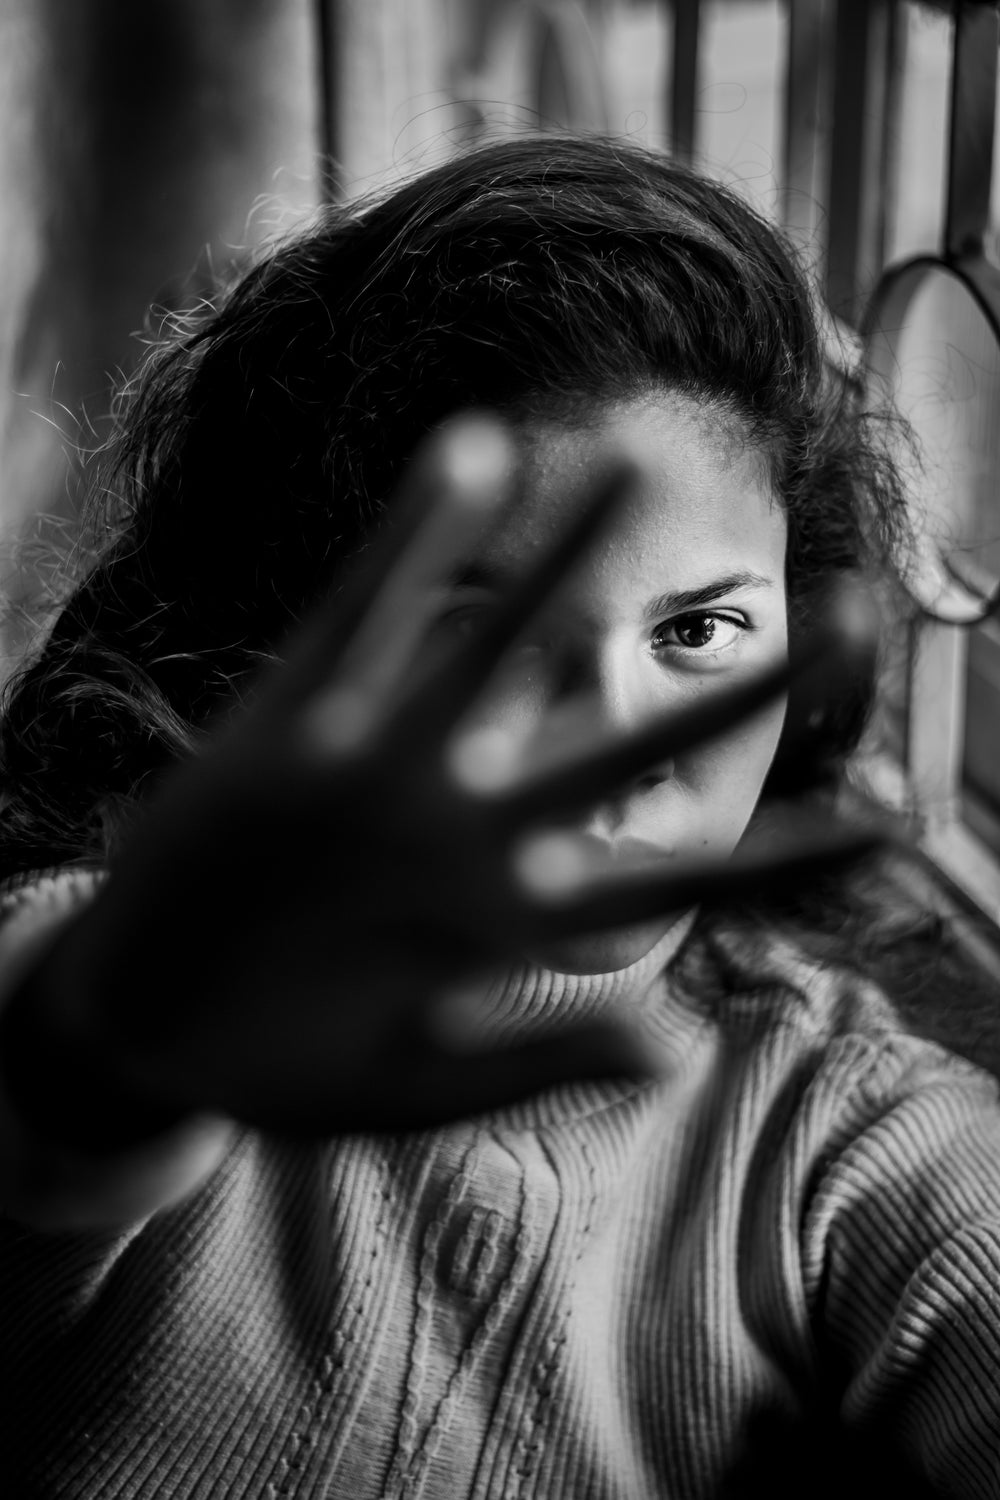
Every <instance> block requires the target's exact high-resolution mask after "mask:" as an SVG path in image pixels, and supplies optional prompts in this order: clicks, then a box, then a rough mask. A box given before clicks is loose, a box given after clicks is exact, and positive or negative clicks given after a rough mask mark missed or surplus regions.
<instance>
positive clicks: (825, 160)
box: [0, 0, 1000, 915]
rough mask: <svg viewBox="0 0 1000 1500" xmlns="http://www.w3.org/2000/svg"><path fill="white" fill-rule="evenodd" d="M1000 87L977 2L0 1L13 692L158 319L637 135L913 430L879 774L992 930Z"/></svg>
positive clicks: (0, 528) (2, 317)
mask: <svg viewBox="0 0 1000 1500" xmlns="http://www.w3.org/2000/svg"><path fill="white" fill-rule="evenodd" d="M996 87H997V14H996V7H995V6H994V5H990V4H978V5H974V4H968V3H960V0H956V3H953V4H947V3H942V4H927V3H919V4H918V3H915V0H701V3H699V0H673V3H670V0H142V3H141V4H136V3H135V0H0V116H2V122H0V214H2V216H3V233H2V234H0V560H2V569H0V596H2V606H3V607H2V610H0V657H2V662H0V675H2V674H3V673H6V672H8V671H9V670H10V669H11V667H12V666H13V665H14V664H16V662H17V660H18V659H19V657H20V655H21V653H22V652H23V651H24V649H25V648H26V646H27V645H29V644H30V642H31V640H32V638H33V632H36V631H37V628H38V621H39V619H41V618H43V617H44V611H45V607H46V603H47V601H48V599H49V598H50V596H51V594H52V591H53V588H56V589H57V588H58V582H59V578H60V576H61V567H62V565H61V562H60V558H61V557H62V556H63V555H64V552H65V546H66V545H67V544H71V543H72V539H73V531H74V520H75V517H76V513H77V495H78V489H79V476H80V469H81V456H82V455H84V454H85V453H86V452H87V451H88V450H92V449H93V448H94V447H95V446H96V445H97V444H98V443H99V442H100V440H101V437H102V434H103V433H104V432H105V431H106V422H107V414H108V412H109V409H110V407H111V404H112V401H113V392H114V389H115V386H116V384H117V383H118V382H120V380H121V379H122V378H123V376H126V375H127V374H128V373H129V372H130V371H131V370H133V369H134V368H135V366H136V364H137V362H138V361H139V359H140V358H141V355H142V350H143V340H144V338H148V337H149V336H150V334H151V333H154V332H155V329H156V326H157V323H158V321H159V320H160V319H161V318H162V315H163V313H164V312H170V311H171V310H175V309H178V308H181V307H185V306H189V305H191V303H192V302H195V301H197V299H198V298H199V297H202V296H205V295H207V294H208V293H209V292H210V290H211V287H212V285H213V282H214V280H215V278H216V277H217V276H218V275H223V276H226V275H228V274H229V273H230V271H231V270H232V269H233V268H234V267H236V266H238V265H239V264H241V263H242V262H243V261H245V260H246V259H247V258H248V257H249V256H251V255H252V254H253V253H254V251H255V249H257V248H258V247H259V246H260V245H261V244H262V243H263V242H265V241H266V240H267V239H269V238H270V237H272V236H273V235H275V234H276V233H280V232H282V231H284V230H286V229H288V228H290V227H292V226H293V225H294V224H295V222H296V221H297V220H299V219H301V218H302V217H304V216H307V215H308V214H309V213H311V212H312V211H314V210H315V208H316V207H317V205H319V204H320V203H322V202H324V201H327V200H330V199H337V198H350V197H352V196H354V195H356V194H358V193H361V192H365V191H367V190H369V189H371V188H377V187H381V186H385V185H387V184H391V183H393V182H395V181H398V180H400V179H401V178H403V177H404V176H406V175H407V174H409V173H412V172H413V171H415V170H417V169H419V168H420V167H422V166H424V165H426V164H428V163H430V162H432V161H434V160H437V159H439V158H440V157H441V156H442V155H446V154H447V153H448V152H450V151H453V150H455V149H456V148H458V147H460V146H461V145H462V144H463V143H465V142H468V141H470V140H474V139H477V138H479V137H480V136H482V135H484V134H491V135H495V134H498V133H503V132H509V131H515V132H516V131H525V130H538V129H548V128H570V129H574V130H582V131H600V132H610V133H613V134H621V135H625V136H630V137H634V138H637V139H638V140H640V141H642V142H645V143H646V144H648V145H650V146H653V147H656V148H658V149H662V150H664V151H668V152H672V153H674V154H676V155H678V156H680V157H683V158H685V159H689V160H693V161H694V162H696V163H697V164H699V165H700V166H702V167H703V168H704V169H706V170H707V171H709V172H711V173H713V174H716V175H717V176H719V177H720V178H722V179H723V180H725V181H726V182H728V183H730V184H733V185H735V186H736V187H737V188H738V189H739V190H740V191H741V192H744V193H746V194H747V195H748V196H749V197H750V198H751V199H752V200H753V201H754V202H755V203H756V204H757V205H758V207H759V208H760V209H761V210H762V211H763V212H764V213H766V214H768V215H769V216H771V217H773V218H774V219H775V220H776V221H778V222H780V223H782V224H784V225H785V226H786V227H787V229H788V230H789V233H790V234H791V235H792V237H793V238H794V240H795V242H796V244H797V245H798V246H799V248H800V250H801V252H802V254H803V255H804V256H805V258H806V259H807V261H808V263H809V265H810V266H811V268H812V270H813V273H814V276H815V278H816V283H817V287H818V290H819V294H820V296H821V298H822V299H823V301H824V302H825V304H826V307H827V308H828V310H829V314H830V329H831V339H830V358H831V361H832V362H833V363H834V365H835V366H836V367H837V368H838V370H839V375H840V378H843V379H844V380H845V381H847V382H848V383H850V384H853V385H854V386H855V387H856V388H857V389H858V390H859V391H863V383H864V381H865V380H867V381H868V383H869V385H871V383H872V381H873V380H874V379H875V378H876V377H875V375H868V376H865V375H864V373H863V367H864V364H865V359H864V355H865V351H866V350H867V352H868V355H869V361H868V362H869V364H870V365H871V366H872V368H873V369H874V370H875V371H876V374H877V378H878V380H879V381H880V382H882V383H887V384H888V385H889V387H890V388H891V390H892V391H893V392H894V394H895V395H896V396H897V398H898V399H899V401H900V403H901V404H902V405H903V406H904V408H905V409H906V411H907V412H908V414H909V415H910V416H911V417H912V419H913V422H914V426H915V428H916V430H917V435H918V438H919V439H920V441H921V443H922V445H923V449H924V461H923V463H922V464H921V465H919V466H914V467H913V469H912V473H911V476H910V477H911V488H912V492H913V503H914V506H915V508H916V509H917V510H918V511H919V513H920V514H921V515H922V516H924V517H925V518H926V519H927V523H928V535H929V536H931V537H932V541H933V545H932V546H931V548H930V551H929V556H928V563H927V568H926V570H925V576H924V577H923V578H922V579H921V580H920V590H921V591H922V592H921V598H922V600H923V602H924V603H925V604H926V605H927V606H928V609H929V610H930V612H931V615H934V616H937V617H936V618H931V617H930V616H928V618H927V619H926V620H925V621H924V622H923V623H922V624H921V625H920V626H919V627H918V628H915V631H914V632H913V633H912V638H911V639H910V640H909V641H908V642H907V643H906V645H905V648H904V649H902V651H901V653H900V655H899V659H898V660H897V661H895V662H894V664H893V670H892V672H891V673H890V674H889V676H888V677H887V688H886V712H885V714H884V716H883V733H882V740H881V743H880V745H879V746H877V747H876V752H877V753H876V755H875V759H876V761H877V762H878V765H877V767H876V773H877V775H878V776H879V777H881V782H880V785H881V786H882V788H883V791H884V795H886V796H887V797H889V798H890V799H892V800H895V801H897V802H903V803H904V804H905V805H906V806H907V807H908V809H909V810H910V811H911V812H912V813H913V815H914V817H915V818H916V819H917V820H918V821H919V822H920V824H921V826H923V827H924V828H925V829H926V830H927V831H928V832H929V836H930V837H931V840H932V842H933V844H934V852H935V857H936V858H938V859H939V860H940V862H941V864H942V867H943V868H946V869H947V870H949V872H950V873H951V874H952V875H953V877H954V878H955V879H956V880H958V881H959V882H960V883H961V884H962V886H963V889H967V890H970V891H972V892H973V894H974V897H975V899H976V901H977V902H978V904H979V905H980V906H981V907H984V908H985V909H987V910H988V911H990V912H991V913H992V914H993V915H996V914H997V913H1000V875H998V860H997V855H998V853H1000V630H998V628H997V625H996V622H995V621H994V619H993V618H992V617H990V618H980V617H981V616H984V615H985V614H986V613H987V606H986V604H985V603H984V602H983V601H984V599H988V596H989V594H990V592H991V590H992V589H993V588H994V586H995V584H996V580H997V577H998V576H1000V545H998V537H1000V522H998V519H997V517H998V514H1000V500H998V494H997V476H998V472H1000V451H998V448H997V444H998V432H1000V422H998V420H997V418H998V416H1000V358H998V353H997V349H998V344H997V333H998V329H1000V311H998V309H1000V293H998V292H997V290H996V286H995V284H994V276H995V273H994V272H993V269H992V264H993V259H994V254H995V251H996V248H997V227H998V226H997V223H996V222H995V218H994V208H993V205H994V203H995V202H998V201H1000V195H998V194H997V193H996V192H994V190H993V189H994V179H995V176H996V170H997V168H996V163H997V162H998V161H1000V152H994V136H995V130H996V108H995V101H996ZM876 291H878V300H877V302H875V303H874V304H873V302H872V298H873V294H875V293H876ZM150 308H152V309H153V312H152V313H150ZM866 309H867V311H866ZM970 601H971V602H970ZM956 620H958V621H960V623H958V624H956V623H955V621H956Z"/></svg>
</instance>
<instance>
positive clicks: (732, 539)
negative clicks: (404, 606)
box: [483, 393, 787, 571]
mask: <svg viewBox="0 0 1000 1500" xmlns="http://www.w3.org/2000/svg"><path fill="white" fill-rule="evenodd" d="M518 436H519V439H520V454H521V472H520V484H519V485H518V487H517V493H516V496H515V498H514V499H513V500H512V501H511V503H510V504H509V505H508V506H507V507H506V508H505V509H504V511H503V513H502V514H501V516H500V517H499V518H498V523H497V525H496V526H495V527H494V528H493V529H492V530H491V533H490V535H489V536H488V538H486V539H485V546H484V549H483V554H484V561H488V562H490V563H492V564H493V565H494V566H495V567H496V568H498V569H503V568H504V567H505V565H510V566H511V567H513V568H515V569H516V568H517V566H518V565H519V563H520V562H521V560H522V559H523V558H524V557H525V556H526V555H528V554H530V553H531V552H534V551H535V549H536V548H537V547H538V546H540V545H543V544H544V543H545V542H546V541H549V540H551V538H552V537H553V536H554V535H556V534H557V533H558V532H559V531H561V530H562V529H563V528H564V527H565V526H566V524H567V522H568V521H569V519H570V517H571V515H572V513H573V511H574V510H575V509H576V508H577V507H578V506H579V505H580V504H581V503H582V502H583V499H584V496H585V495H586V493H587V490H588V487H589V485H591V484H592V483H593V482H594V480H595V479H596V478H597V477H598V476H599V474H600V473H601V470H602V469H605V468H608V467H610V466H611V465H612V464H614V462H615V461H616V460H618V459H620V458H622V457H623V456H624V457H626V458H628V459H629V460H630V461H631V462H632V463H633V464H634V465H635V466H636V467H637V469H638V471H639V475H640V477H639V479H638V481H637V483H636V484H635V485H634V486H632V487H630V488H629V490H628V492H627V493H623V496H622V500H621V503H620V506H619V507H618V509H617V511H616V512H615V513H614V514H613V515H612V517H611V521H610V523H609V525H608V526H607V528H606V530H605V533H604V536H603V538H602V543H601V545H600V546H599V547H598V548H596V549H595V555H596V556H598V557H602V558H603V559H604V560H605V562H606V563H607V562H608V561H609V560H610V559H612V558H613V557H614V556H617V557H618V558H619V560H620V561H623V562H625V563H631V565H632V566H633V567H634V569H635V570H637V571H645V570H646V569H647V567H648V566H650V565H652V566H655V567H656V568H657V569H661V568H662V566H663V563H664V561H665V560H671V559H672V560H674V561H676V562H677V563H678V564H680V563H682V562H683V565H684V567H685V568H689V567H690V566H691V565H692V564H693V563H694V562H696V561H697V560H698V559H699V558H703V559H704V561H705V563H706V565H708V564H711V565H712V566H715V565H716V564H718V563H721V562H724V561H725V560H726V559H728V560H729V562H730V564H731V563H732V562H733V561H736V562H738V563H739V564H740V566H743V567H753V568H754V569H755V570H757V571H759V570H760V568H761V567H762V566H764V565H767V566H771V567H773V566H774V565H775V564H777V566H778V567H779V569H780V567H781V566H782V564H783V560H784V551H785V540H786V530H787V528H786V523H785V516H784V513H783V511H782V509H781V507H780V506H779V505H778V503H777V501H776V499H775V496H774V493H773V490H772V488H771V486H770V484H769V482H768V480H767V477H766V472H767V466H766V462H765V461H764V455H763V454H762V453H761V452H760V451H759V450H758V449H757V448H755V447H753V446H752V445H750V444H749V443H748V442H746V441H745V440H744V439H743V438H742V435H741V434H740V433H739V432H738V431H737V430H736V429H735V423H734V420H733V419H732V418H731V417H730V418H728V419H724V418H723V416H722V414H721V413H718V412H715V413H713V412H712V411H711V410H710V409H709V408H707V407H704V406H702V405H700V404H699V403H697V402H696V401H694V400H693V399H692V398H690V397H686V396H681V395H677V394H675V393H665V394H658V395H656V396H649V397H643V398H641V399H639V400H635V401H628V402H624V401H622V402H616V403H613V404H611V403H609V404H606V405H603V406H596V405H595V406H594V407H593V408H592V409H591V410H590V411H589V412H587V413H586V414H583V415H578V416H577V417H576V418H575V419H574V420H573V421H572V422H568V421H565V420H555V419H552V420H549V419H547V418H546V417H545V416H544V414H542V415H541V416H537V417H535V418H533V419H531V420H530V421H527V422H524V423H522V424H521V425H520V427H519V429H518Z"/></svg>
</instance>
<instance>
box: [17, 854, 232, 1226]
mask: <svg viewBox="0 0 1000 1500" xmlns="http://www.w3.org/2000/svg"><path fill="white" fill-rule="evenodd" d="M60 880H61V881H63V882H64V884H65V883H67V882H71V880H72V877H68V876H63V877H56V880H55V881H52V882H50V886H51V889H50V891H49V892H48V895H49V899H48V900H45V899H41V898H40V899H39V900H38V901H37V902H36V903H35V906H34V909H32V908H31V906H30V904H29V905H28V906H27V907H26V908H22V909H21V910H19V911H17V912H15V913H14V914H13V916H12V917H9V918H8V922H7V924H6V927H5V930H4V934H3V942H2V943H0V1203H2V1206H3V1209H4V1211H5V1212H7V1213H8V1214H10V1215H11V1216H13V1217H16V1218H18V1219H21V1220H25V1221H27V1222H31V1223H33V1224H35V1225H37V1226H39V1227H43V1228H82V1227H93V1226H96V1225H108V1224H122V1223H127V1222H131V1221H134V1220H135V1219H137V1218H141V1217H144V1216H145V1215H146V1214H148V1213H150V1212H153V1211H154V1210H155V1209H157V1208H160V1207H163V1206H165V1205H166V1204H168V1203H170V1202H173V1201H175V1200H176V1199H177V1198H179V1197H181V1196H183V1195H184V1194H185V1193H186V1192H188V1191H190V1190H191V1189H192V1188H193V1187H194V1186H196V1185H197V1183H198V1182H199V1181H201V1180H202V1178H203V1177H204V1176H205V1175H206V1174H207V1173H208V1172H210V1171H211V1170H212V1168H213V1167H214V1166H215V1165H216V1163H217V1162H218V1160H219V1159H220V1157H221V1156H222V1154H223V1152H224V1151H225V1149H226V1146H227V1144H228V1141H229V1139H230V1138H231V1135H232V1132H233V1126H232V1125H231V1124H230V1123H229V1122H228V1121H225V1120H222V1119H218V1118H215V1117H211V1118H209V1117H198V1118H184V1117H183V1116H182V1115H181V1114H180V1113H179V1112H178V1111H177V1110H175V1109H172V1108H169V1107H165V1106H164V1105H162V1104H157V1103H154V1102H152V1101H151V1100H150V1099H149V1097H148V1094H147V1092H146V1091H144V1089H143V1086H142V1083H141V1081H140V1080H139V1079H138V1078H137V1077H136V1076H134V1073H133V1072H132V1071H131V1070H130V1068H129V1064H128V1060H127V1055H126V1053H125V1051H124V1049H122V1048H120V1047H119V1046H118V1045H117V1044H116V1040H115V1038H114V1037H113V1036H112V1035H110V1034H109V1032H108V1028H107V1024H106V1022H105V1021H104V1020H103V1019H102V1016H101V1014H100V1009H99V1007H98V1006H97V1005H96V1004H95V1003H94V998H95V997H94V995H93V986H92V981H91V973H92V967H91V965H90V964H89V962H88V950H89V946H90V940H91V930H92V927H93V923H92V920H91V917H92V914H91V913H90V911H89V910H88V908H89V906H90V900H89V899H88V898H87V896H86V894H85V895H84V897H83V898H82V899H80V898H79V893H78V892H77V893H76V895H75V896H74V894H73V893H72V892H71V893H70V894H69V896H68V897H67V895H66V892H65V891H63V892H60V890H59V887H58V881H60ZM77 884H79V882H77ZM44 894H45V893H43V896H44ZM60 895H62V896H63V898H64V899H62V900H60V899H59V897H60ZM134 982H135V984H136V989H137V995H136V1002H137V1003H139V1004H141V976H140V975H138V974H137V975H135V977H134Z"/></svg>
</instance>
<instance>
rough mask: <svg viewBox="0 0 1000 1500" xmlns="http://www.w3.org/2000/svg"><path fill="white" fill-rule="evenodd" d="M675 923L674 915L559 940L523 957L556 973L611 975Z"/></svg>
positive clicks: (640, 955) (658, 938)
mask: <svg viewBox="0 0 1000 1500" xmlns="http://www.w3.org/2000/svg"><path fill="white" fill-rule="evenodd" d="M677 920H678V918H677V915H676V914H674V915H673V916H671V917H669V918H660V919H659V920H658V921H656V922H642V923H636V924H635V925H633V926H631V927H616V928H615V929H614V930H613V931H611V932H588V933H585V934H582V935H581V936H580V937H573V938H562V939H559V940H557V941H555V942H553V943H550V944H547V945H546V946H545V947H544V948H538V949H533V950H532V952H530V953H529V954H527V955H526V956H527V958H528V960H529V962H530V963H533V964H538V965H539V966H540V967H541V968H543V969H554V970H555V971H556V972H557V973H559V974H611V973H613V972H614V971H615V970H617V969H627V968H628V966H629V964H634V963H638V961H639V959H640V958H645V956H646V954H647V953H648V952H649V951H650V949H651V948H654V947H655V946H656V944H657V943H658V942H659V941H660V939H661V938H662V937H664V936H665V935H666V933H667V932H669V930H670V928H671V927H673V925H674V923H675V922H676V921H677Z"/></svg>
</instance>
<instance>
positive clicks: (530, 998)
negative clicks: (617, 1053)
mask: <svg viewBox="0 0 1000 1500" xmlns="http://www.w3.org/2000/svg"><path fill="white" fill-rule="evenodd" d="M693 921H694V912H693V911H691V912H685V913H683V914H682V915H681V916H680V917H678V919H677V920H676V921H675V922H674V924H673V926H672V927H671V928H670V929H669V930H668V931H667V932H666V933H665V934H664V935H663V937H662V938H660V940H659V942H658V943H656V944H654V946H653V947H652V948H651V949H650V950H649V952H648V953H646V954H644V956H643V957H642V958H640V959H637V960H636V962H635V963H633V964H629V965H628V966H627V967H626V968H624V969H614V970H612V971H611V972H610V973H607V974H562V973H559V972H558V971H557V970H555V969H544V968H541V967H539V966H538V965H535V964H530V963H521V964H517V965H516V966H515V967H514V968H512V969H510V970H509V971H508V972H507V973H506V974H505V975H503V976H501V977H500V978H499V979H497V980H496V981H495V982H494V983H493V984H492V985H491V986H490V989H489V990H488V991H487V994H486V998H485V1002H484V1005H483V1008H482V1011H481V1012H480V1017H481V1019H483V1020H484V1023H485V1030H486V1037H485V1038H484V1040H490V1041H492V1040H503V1041H506V1040H508V1039H509V1040H514V1039H515V1037H516V1038H517V1039H518V1040H520V1039H523V1038H524V1037H525V1036H526V1035H527V1034H529V1033H537V1032H541V1031H543V1030H546V1031H547V1030H550V1029H553V1028H557V1027H561V1026H567V1025H571V1024H572V1023H573V1022H578V1021H585V1020H592V1019H594V1018H595V1017H597V1016H599V1015H602V1014H607V1012H608V1011H610V1010H617V1011H619V1012H621V1011H622V1010H627V1011H629V1012H630V1013H631V1014H632V1015H633V1016H635V1015H636V1014H637V1013H638V1014H645V1015H650V1014H651V1012H653V1011H654V1010H655V1009H656V1006H657V1002H658V1001H659V1000H661V999H662V997H663V995H664V993H665V990H666V985H665V980H664V973H665V970H666V968H667V966H668V965H669V963H670V962H671V960H672V959H673V957H674V955H675V954H676V953H677V951H678V949H679V948H680V946H681V944H682V943H683V941H684V939H685V937H686V936H687V934H688V932H689V931H690V929H691V924H692V922H693Z"/></svg>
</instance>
